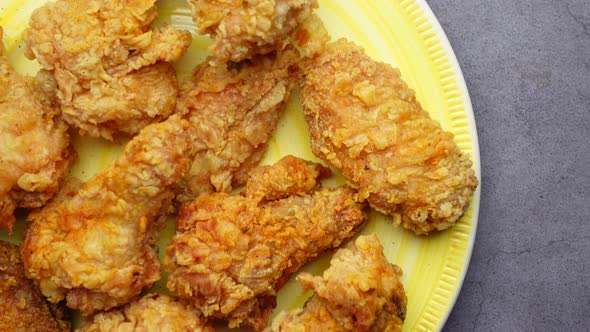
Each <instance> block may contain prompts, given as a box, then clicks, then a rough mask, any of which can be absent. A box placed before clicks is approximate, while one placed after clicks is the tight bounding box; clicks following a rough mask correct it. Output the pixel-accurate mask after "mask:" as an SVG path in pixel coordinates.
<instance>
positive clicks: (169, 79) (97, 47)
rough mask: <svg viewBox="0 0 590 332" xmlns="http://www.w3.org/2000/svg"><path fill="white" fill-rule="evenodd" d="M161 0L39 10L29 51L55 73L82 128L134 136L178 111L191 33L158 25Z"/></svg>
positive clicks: (101, 1) (97, 1)
mask: <svg viewBox="0 0 590 332" xmlns="http://www.w3.org/2000/svg"><path fill="white" fill-rule="evenodd" d="M154 3H155V0H139V1H131V2H130V1H123V0H90V1H80V0H58V1H56V2H49V3H47V4H46V5H44V6H43V7H41V8H39V9H37V10H36V11H35V12H34V13H33V15H32V16H31V20H30V26H31V27H30V28H29V29H28V30H27V31H26V32H25V40H26V43H27V50H26V53H25V54H26V56H27V57H29V58H30V59H33V58H36V59H37V60H38V61H39V62H40V63H41V65H42V66H43V67H44V68H45V69H47V70H51V71H52V72H53V74H54V75H55V78H56V80H57V85H58V87H59V93H58V97H59V102H60V103H61V106H62V111H63V115H64V119H65V120H66V121H67V122H68V123H70V124H72V125H74V126H76V127H78V128H79V129H80V133H81V134H83V135H89V136H93V137H98V136H102V137H104V138H107V139H109V140H112V139H113V135H133V134H136V133H137V132H139V130H141V128H143V127H145V126H146V125H148V124H150V123H153V122H159V121H161V120H162V119H165V118H166V117H168V116H169V115H170V114H171V113H172V111H173V110H174V107H175V103H176V98H177V94H178V83H177V81H176V75H175V71H174V69H173V68H172V65H171V63H172V62H175V61H176V60H178V59H179V58H180V57H181V56H182V55H183V54H184V53H185V51H186V50H187V48H188V46H189V45H190V43H191V35H190V33H189V32H188V31H177V30H175V29H174V28H172V27H171V26H169V25H166V26H163V27H161V28H157V29H151V28H150V23H151V22H152V21H153V20H154V19H155V18H156V17H157V9H156V6H155V5H154Z"/></svg>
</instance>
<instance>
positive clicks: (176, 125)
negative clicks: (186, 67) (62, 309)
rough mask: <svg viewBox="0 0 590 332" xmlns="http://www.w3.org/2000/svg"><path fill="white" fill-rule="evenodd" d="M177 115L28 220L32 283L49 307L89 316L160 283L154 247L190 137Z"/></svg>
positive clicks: (25, 255) (25, 254) (28, 261)
mask: <svg viewBox="0 0 590 332" xmlns="http://www.w3.org/2000/svg"><path fill="white" fill-rule="evenodd" d="M187 129H188V123H187V122H186V121H184V120H181V119H180V118H179V117H178V116H176V115H174V116H172V117H170V118H169V119H168V120H166V121H164V122H162V123H159V124H153V125H150V126H148V127H146V128H144V129H143V130H142V131H141V132H140V133H139V135H137V136H136V137H135V138H134V139H133V140H132V141H131V142H129V143H128V145H127V146H126V148H125V154H124V155H122V156H121V157H119V158H118V159H117V160H115V162H114V163H112V164H111V165H110V166H109V167H108V168H107V169H106V170H104V171H102V172H101V173H99V174H98V175H96V176H95V177H93V178H92V179H90V180H89V181H88V182H86V183H85V184H83V185H80V184H77V183H74V182H71V183H70V184H69V187H68V188H66V190H64V192H62V193H60V197H58V198H57V199H56V200H55V201H53V202H51V203H50V204H48V205H47V206H45V208H43V209H42V210H41V211H38V212H36V213H32V214H31V215H30V216H29V221H30V225H29V227H28V229H27V232H26V236H25V239H24V242H23V247H22V254H23V261H24V264H25V270H26V273H27V276H28V277H30V278H32V279H34V280H35V281H36V282H37V283H38V284H39V286H40V289H41V291H42V292H43V294H44V295H45V296H47V297H48V298H49V300H50V301H53V302H57V301H60V300H62V299H64V298H65V299H66V301H67V305H68V306H69V307H70V308H73V309H78V310H80V311H82V312H83V313H85V314H90V313H92V312H94V311H96V310H106V309H110V308H112V307H114V306H117V305H120V304H124V303H127V302H129V301H130V300H131V299H132V298H133V297H134V296H136V295H138V294H139V293H140V291H141V290H142V289H143V288H145V287H150V286H151V285H152V284H153V283H154V282H155V281H157V280H158V279H160V265H159V262H158V258H157V255H156V252H155V250H154V244H155V242H156V240H157V239H158V237H159V231H160V230H161V226H163V221H164V220H163V219H164V216H165V215H166V213H167V212H169V208H170V206H171V202H172V199H173V193H172V185H173V184H174V183H175V182H176V181H178V179H179V178H180V176H181V175H182V172H183V168H184V166H185V164H186V160H185V158H184V155H185V154H187V150H188V146H189V142H190V141H191V138H190V137H189V136H188V134H187V132H188V130H187Z"/></svg>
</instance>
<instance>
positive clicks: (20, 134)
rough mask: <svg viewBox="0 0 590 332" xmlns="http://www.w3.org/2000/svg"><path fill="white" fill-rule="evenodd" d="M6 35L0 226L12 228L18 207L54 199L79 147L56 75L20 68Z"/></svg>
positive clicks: (1, 70)
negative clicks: (10, 54)
mask: <svg viewBox="0 0 590 332" xmlns="http://www.w3.org/2000/svg"><path fill="white" fill-rule="evenodd" d="M2 34H3V33H2V28H0V169H1V171H0V227H1V228H4V229H6V230H7V231H8V232H12V227H13V225H14V222H15V219H14V209H15V208H17V207H22V208H34V207H40V206H42V205H43V204H45V202H47V201H48V200H49V199H50V198H51V197H53V195H54V194H55V193H56V192H57V191H58V190H59V187H60V186H61V184H62V180H63V179H64V176H65V175H66V173H67V170H68V169H69V166H70V164H71V163H72V162H73V160H74V159H75V158H76V151H75V150H74V148H73V147H72V146H71V145H70V137H69V135H68V132H67V129H68V128H67V126H66V124H65V122H64V121H63V120H62V119H61V114H60V109H59V104H58V102H57V98H56V95H55V94H56V87H55V81H54V80H53V77H52V76H51V74H49V73H48V72H45V71H41V72H39V74H37V76H36V77H35V78H33V77H26V76H21V75H19V74H18V73H17V72H16V71H14V69H13V68H12V66H11V65H10V63H9V62H8V59H7V58H6V54H5V53H4V52H5V51H4V46H3V43H2Z"/></svg>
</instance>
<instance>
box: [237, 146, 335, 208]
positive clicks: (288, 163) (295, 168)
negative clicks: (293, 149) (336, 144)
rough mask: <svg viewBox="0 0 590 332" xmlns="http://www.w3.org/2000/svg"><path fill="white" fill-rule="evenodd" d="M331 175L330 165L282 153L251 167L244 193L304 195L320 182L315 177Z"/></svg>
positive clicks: (262, 196) (269, 197)
mask: <svg viewBox="0 0 590 332" xmlns="http://www.w3.org/2000/svg"><path fill="white" fill-rule="evenodd" d="M330 175H332V173H331V171H330V169H329V168H326V167H324V166H322V165H320V164H317V163H313V162H311V161H306V160H303V159H301V158H297V157H295V156H285V157H283V158H282V159H281V160H279V161H277V162H276V163H275V164H274V165H272V166H260V167H256V168H254V169H253V170H252V171H250V173H249V176H250V178H249V179H248V182H247V185H246V197H249V198H254V199H256V200H263V199H265V200H268V201H276V200H279V199H281V198H285V197H288V196H294V195H298V196H305V195H306V194H307V193H309V192H311V191H313V190H314V189H317V188H318V187H319V186H320V182H319V181H318V180H320V179H322V178H327V177H330Z"/></svg>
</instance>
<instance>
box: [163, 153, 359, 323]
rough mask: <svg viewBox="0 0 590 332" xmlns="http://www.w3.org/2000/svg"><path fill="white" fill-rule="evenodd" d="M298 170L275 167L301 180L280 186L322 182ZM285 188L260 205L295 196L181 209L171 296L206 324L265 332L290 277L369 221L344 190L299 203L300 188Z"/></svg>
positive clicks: (215, 200) (305, 168)
mask: <svg viewBox="0 0 590 332" xmlns="http://www.w3.org/2000/svg"><path fill="white" fill-rule="evenodd" d="M297 164H298V165H299V168H293V167H292V166H293V162H292V161H288V162H285V160H283V161H280V162H278V163H277V164H276V165H274V166H273V167H276V168H283V167H288V168H290V169H291V172H292V173H293V172H295V173H299V174H298V175H293V176H292V177H288V178H286V179H284V180H285V181H289V180H295V181H297V182H299V181H302V180H304V181H302V182H303V183H310V184H311V185H310V186H307V188H309V190H311V189H313V188H315V187H316V185H315V184H314V183H313V181H314V178H313V177H318V176H320V174H321V172H318V171H317V169H318V168H321V167H320V166H319V165H318V166H314V165H310V164H308V163H306V162H303V161H301V162H299V163H297ZM314 169H315V170H316V171H314ZM310 170H311V171H310ZM251 174H252V175H253V176H258V175H261V174H266V175H272V174H276V175H281V174H284V171H281V170H272V169H269V168H265V169H264V170H262V171H257V170H254V171H253V172H252V173H251ZM307 176H311V178H307V179H306V177H307ZM251 179H253V178H251ZM265 179H268V180H269V182H270V183H274V182H275V181H276V179H270V178H269V177H265ZM253 181H256V180H255V179H253ZM248 186H249V182H248V183H247V184H246V193H248V192H252V190H250V189H249V188H248ZM257 188H260V187H257ZM282 188H283V189H284V190H285V193H280V190H281V189H280V188H278V187H272V186H271V189H270V190H269V191H266V193H272V195H266V194H265V195H264V197H268V198H271V197H286V196H288V195H289V194H294V196H289V197H286V198H283V199H277V200H260V198H261V196H260V195H256V196H255V197H249V196H246V197H244V196H240V195H229V194H225V193H214V194H211V195H203V196H200V197H199V198H197V199H196V200H195V201H193V202H192V203H189V204H186V205H184V206H183V208H182V209H181V211H180V215H179V218H178V222H177V226H176V227H177V233H176V235H175V236H174V238H173V240H172V242H171V243H170V245H169V246H168V249H167V257H166V268H167V269H168V270H169V271H170V272H171V274H170V275H169V277H168V288H169V289H170V290H171V291H173V292H175V293H177V294H178V295H180V297H181V298H184V299H186V300H187V301H189V302H191V303H193V304H194V305H195V306H196V307H197V308H199V309H200V310H201V311H202V312H203V314H204V315H205V316H206V317H209V316H213V317H218V318H227V319H228V320H229V322H230V327H235V326H241V325H247V326H252V327H254V328H255V329H256V330H262V329H263V328H264V327H265V326H266V323H267V320H268V317H269V314H270V312H271V310H272V309H273V308H274V306H275V302H276V294H277V291H278V290H279V288H280V287H282V286H283V285H284V283H285V282H286V281H287V280H288V279H289V277H290V275H291V274H292V273H294V272H295V271H296V270H297V269H299V268H300V267H301V266H302V265H303V264H305V263H306V262H308V261H310V260H311V259H312V258H314V257H316V256H317V255H318V254H320V253H322V252H323V251H325V250H328V249H330V248H334V247H337V246H338V245H339V244H340V243H341V242H342V241H344V240H345V239H347V238H349V237H351V236H353V235H354V234H355V233H356V231H357V230H358V229H359V227H360V226H361V225H362V224H363V223H364V221H365V219H366V215H365V213H364V212H363V210H362V208H363V206H362V205H361V204H359V203H357V202H356V200H355V192H354V191H352V190H351V189H349V188H346V187H343V188H337V189H327V188H321V189H317V190H315V191H313V190H312V191H310V192H308V193H307V194H305V195H303V196H297V195H302V194H303V192H302V190H305V189H303V187H299V186H297V185H284V186H283V187H282ZM254 192H256V193H260V192H261V191H260V190H256V191H254Z"/></svg>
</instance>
